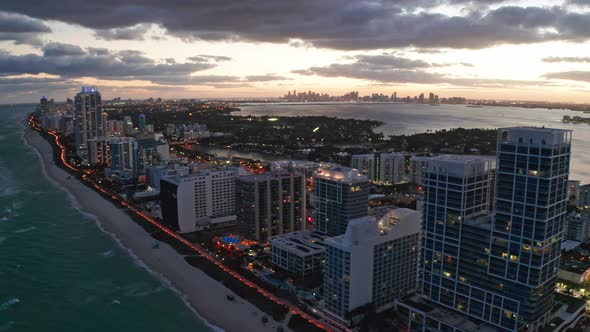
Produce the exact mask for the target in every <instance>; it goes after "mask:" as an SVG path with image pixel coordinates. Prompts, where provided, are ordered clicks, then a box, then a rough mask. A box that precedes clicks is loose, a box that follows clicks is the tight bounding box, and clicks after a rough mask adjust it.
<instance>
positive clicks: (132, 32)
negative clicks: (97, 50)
mask: <svg viewBox="0 0 590 332" xmlns="http://www.w3.org/2000/svg"><path fill="white" fill-rule="evenodd" d="M149 29H150V25H149V24H137V25H134V26H130V27H123V28H112V29H99V30H96V31H95V32H94V35H95V36H96V38H97V39H103V40H144V37H145V34H146V33H147V32H148V30H149Z"/></svg>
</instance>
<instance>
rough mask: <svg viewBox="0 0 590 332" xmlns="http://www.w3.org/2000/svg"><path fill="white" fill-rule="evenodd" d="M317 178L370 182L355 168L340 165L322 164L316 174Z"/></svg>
mask: <svg viewBox="0 0 590 332" xmlns="http://www.w3.org/2000/svg"><path fill="white" fill-rule="evenodd" d="M316 177H318V178H323V179H327V180H333V181H341V182H368V181H369V179H368V178H367V177H366V176H363V175H360V174H359V171H358V170H356V169H354V168H348V167H344V166H340V165H326V164H322V165H321V167H320V169H318V171H317V173H316Z"/></svg>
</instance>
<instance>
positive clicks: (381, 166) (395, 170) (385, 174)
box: [351, 152, 406, 184]
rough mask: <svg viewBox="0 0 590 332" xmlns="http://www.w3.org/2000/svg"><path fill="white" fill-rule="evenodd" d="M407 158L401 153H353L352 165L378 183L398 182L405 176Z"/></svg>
mask: <svg viewBox="0 0 590 332" xmlns="http://www.w3.org/2000/svg"><path fill="white" fill-rule="evenodd" d="M405 162H406V158H405V156H404V155H403V154H401V153H379V152H375V153H371V154H359V155H353V156H352V159H351V167H352V168H354V169H357V170H359V172H360V173H361V174H363V175H365V176H366V177H368V178H369V180H371V181H373V182H377V183H389V184H391V183H398V182H401V181H402V180H403V178H404V176H405Z"/></svg>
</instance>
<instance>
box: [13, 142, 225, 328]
mask: <svg viewBox="0 0 590 332" xmlns="http://www.w3.org/2000/svg"><path fill="white" fill-rule="evenodd" d="M22 139H23V140H25V142H26V143H27V144H28V145H29V146H31V148H32V150H33V151H34V152H35V153H36V154H37V156H38V157H39V160H40V162H41V172H42V173H43V176H44V177H45V178H46V179H47V180H48V181H49V182H50V183H51V184H52V185H54V186H55V187H57V188H58V189H61V190H62V191H63V192H65V193H66V194H67V197H68V200H69V201H70V203H71V205H72V208H74V209H75V210H77V211H78V212H79V213H80V214H82V215H84V216H86V217H88V218H90V219H92V220H94V222H95V224H96V226H97V228H98V229H99V230H100V231H101V232H103V233H105V234H107V235H109V236H110V237H111V238H112V239H113V240H114V241H115V243H117V245H118V246H119V247H120V248H121V249H123V250H125V251H126V252H127V254H128V255H129V257H131V259H132V260H133V262H134V263H135V264H137V265H138V266H139V267H141V268H143V269H145V270H146V271H148V272H149V273H150V274H152V275H153V276H155V277H157V278H158V279H159V280H160V281H161V282H162V283H163V284H164V285H166V286H167V287H168V288H169V289H170V290H172V291H173V292H174V293H175V294H176V295H177V296H178V297H180V299H181V300H182V302H183V303H184V304H185V305H186V306H187V307H188V308H189V310H191V311H192V312H193V313H194V314H195V316H196V317H197V318H198V319H199V320H201V321H202V322H203V323H204V324H205V325H206V326H207V327H209V328H210V329H211V330H213V331H215V332H225V330H224V329H222V328H221V327H219V326H216V325H213V324H211V323H209V322H208V321H207V320H206V319H205V318H204V317H202V316H201V315H200V314H199V312H198V311H197V310H196V309H195V308H194V307H193V306H192V304H191V302H190V300H189V298H188V296H186V295H185V294H184V293H182V292H181V291H180V290H178V289H177V288H176V287H174V286H173V285H172V282H170V280H168V278H166V277H165V276H164V275H163V274H161V273H157V272H156V271H154V270H152V269H151V268H149V267H148V266H147V265H146V264H145V263H144V262H143V261H142V260H141V259H140V258H139V257H138V256H137V255H136V254H135V253H134V252H133V251H132V250H131V249H129V248H127V247H125V245H124V244H123V242H121V240H120V239H119V238H118V237H117V236H116V235H115V234H114V233H111V232H108V231H107V230H105V229H104V228H103V227H102V224H101V222H100V220H99V218H98V217H97V216H95V215H93V214H91V213H88V212H86V211H84V210H82V208H81V206H80V203H79V202H78V200H77V199H76V197H75V196H74V194H72V193H71V192H70V191H69V190H68V189H67V188H66V187H64V186H62V185H61V184H60V183H59V182H58V181H56V180H54V179H53V178H52V177H51V176H49V174H48V173H47V169H46V167H47V165H46V164H45V160H44V159H43V156H42V155H41V153H40V152H39V150H37V149H36V148H35V147H33V146H32V145H31V144H30V143H29V142H28V141H27V140H26V138H25V135H24V134H23V136H22Z"/></svg>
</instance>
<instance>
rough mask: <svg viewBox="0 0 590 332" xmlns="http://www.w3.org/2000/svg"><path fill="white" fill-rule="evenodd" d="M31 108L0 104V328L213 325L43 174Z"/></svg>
mask: <svg viewBox="0 0 590 332" xmlns="http://www.w3.org/2000/svg"><path fill="white" fill-rule="evenodd" d="M33 109H34V105H16V106H14V107H11V106H0V118H2V121H0V332H4V331H52V332H58V331H97V332H99V331H100V332H103V331H109V332H115V331H121V332H129V331H142V332H147V331H154V332H156V331H157V332H161V331H192V332H209V331H214V330H218V329H217V328H215V327H212V326H208V324H207V322H206V321H204V320H202V319H200V318H199V317H198V316H197V314H196V313H195V312H193V311H192V310H191V308H189V307H188V306H187V305H186V304H185V303H184V302H183V299H182V296H181V295H180V294H177V292H175V291H174V290H173V289H171V288H170V287H168V285H167V282H166V280H165V279H162V278H160V277H159V276H157V275H155V274H154V273H152V272H150V271H149V270H147V269H146V267H145V266H144V265H143V264H142V262H141V261H139V260H138V259H136V258H135V257H132V256H131V255H130V253H128V252H127V251H126V250H125V249H124V248H123V247H122V246H121V245H119V244H118V242H117V241H116V239H114V238H113V237H112V236H110V235H109V234H105V233H104V232H102V231H101V229H100V227H99V226H98V224H97V223H96V221H95V219H93V217H92V216H90V215H85V214H84V213H81V212H80V211H79V210H77V209H76V208H75V205H74V204H73V202H72V201H71V200H70V198H69V196H68V195H67V194H66V193H65V192H64V191H62V190H60V189H59V188H57V187H56V186H55V185H54V184H53V183H52V182H50V181H49V180H48V179H47V178H46V177H45V176H44V173H43V169H42V167H41V163H40V160H39V158H38V156H37V154H36V151H35V150H33V148H32V147H30V146H29V145H27V144H26V143H25V141H24V138H23V128H24V126H25V121H24V119H25V115H26V114H27V112H30V111H31V110H33Z"/></svg>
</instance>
